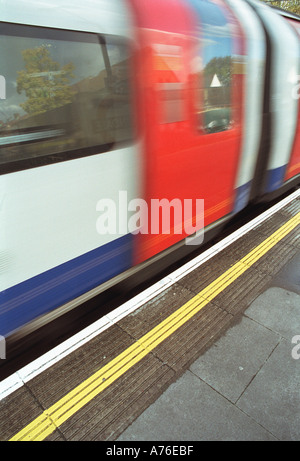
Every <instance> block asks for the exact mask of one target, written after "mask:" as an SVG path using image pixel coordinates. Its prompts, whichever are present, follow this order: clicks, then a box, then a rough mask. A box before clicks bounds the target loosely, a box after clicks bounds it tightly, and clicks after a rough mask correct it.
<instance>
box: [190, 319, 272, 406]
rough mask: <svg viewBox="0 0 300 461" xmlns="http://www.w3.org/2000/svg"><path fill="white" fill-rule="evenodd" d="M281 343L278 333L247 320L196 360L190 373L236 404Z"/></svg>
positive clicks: (233, 327)
mask: <svg viewBox="0 0 300 461" xmlns="http://www.w3.org/2000/svg"><path fill="white" fill-rule="evenodd" d="M279 341H280V336H279V335H278V334H276V333H274V332H272V331H270V330H268V329H267V328H265V327H263V326H262V325H259V324H258V323H256V322H254V321H252V320H251V319H248V318H245V317H243V318H242V319H241V321H240V323H238V324H236V325H234V326H232V327H231V328H230V329H229V330H227V332H226V333H225V335H224V336H222V337H221V338H220V339H219V340H218V341H217V342H215V343H214V345H213V346H212V347H211V348H210V349H209V350H207V351H206V352H205V354H203V355H202V356H201V357H200V358H199V359H198V360H196V361H195V362H194V363H193V364H192V365H191V367H190V370H191V371H192V372H193V373H195V374H196V375H197V376H199V378H201V379H203V380H204V381H205V382H206V383H207V384H209V385H210V386H212V387H213V388H214V389H215V390H216V391H218V392H220V393H221V394H222V395H224V396H225V397H226V398H227V399H229V400H230V401H232V402H236V401H237V400H238V398H239V397H240V396H241V394H242V393H243V392H244V390H245V389H246V387H247V386H248V384H249V383H250V382H251V380H252V379H253V377H254V376H255V375H256V374H257V372H258V371H259V369H260V368H261V367H262V365H263V364H264V362H265V361H266V360H267V358H268V357H269V355H270V354H271V352H272V351H273V350H274V349H275V347H276V346H277V345H278V344H279Z"/></svg>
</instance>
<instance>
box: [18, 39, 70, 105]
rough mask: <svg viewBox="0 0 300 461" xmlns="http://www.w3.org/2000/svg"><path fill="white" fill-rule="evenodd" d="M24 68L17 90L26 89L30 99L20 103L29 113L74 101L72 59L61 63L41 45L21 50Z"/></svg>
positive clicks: (47, 48) (19, 91)
mask: <svg viewBox="0 0 300 461" xmlns="http://www.w3.org/2000/svg"><path fill="white" fill-rule="evenodd" d="M22 55H23V59H24V63H25V70H22V71H20V72H18V78H17V91H18V93H21V92H22V91H24V92H25V94H26V96H27V100H26V101H25V102H24V103H22V104H20V106H21V107H22V108H23V109H24V111H25V112H27V113H28V114H41V113H43V112H46V111H48V110H51V109H54V108H56V107H61V106H64V105H65V104H68V103H69V102H71V101H72V96H73V94H74V91H73V89H72V88H71V87H70V86H69V84H70V80H71V79H72V78H74V74H73V70H74V65H73V64H72V63H69V64H66V65H65V66H63V67H61V65H60V64H59V63H58V62H55V61H54V60H53V59H52V58H51V55H50V50H49V47H47V46H45V45H42V46H39V47H36V48H33V49H27V50H24V51H23V52H22Z"/></svg>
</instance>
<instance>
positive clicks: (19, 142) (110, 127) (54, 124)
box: [0, 26, 132, 163]
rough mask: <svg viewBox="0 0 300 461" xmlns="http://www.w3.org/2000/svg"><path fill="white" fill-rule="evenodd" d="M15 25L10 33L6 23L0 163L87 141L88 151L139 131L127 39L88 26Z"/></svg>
mask: <svg viewBox="0 0 300 461" xmlns="http://www.w3.org/2000/svg"><path fill="white" fill-rule="evenodd" d="M4 28H5V26H4ZM13 30H14V28H13V27H11V28H10V29H8V30H7V34H5V33H4V32H3V27H2V26H1V34H2V35H0V47H1V49H2V50H4V53H2V55H1V58H0V61H1V70H2V73H3V74H4V75H5V77H6V84H7V97H6V100H4V101H1V106H0V163H7V162H12V161H17V160H24V159H29V158H34V157H39V156H45V155H46V156H49V155H51V156H53V155H56V156H57V155H58V154H62V153H64V152H70V151H75V150H76V151H78V150H79V149H80V150H81V155H86V154H89V153H96V152H97V149H98V148H99V146H104V145H105V146H107V148H109V147H108V146H114V145H116V144H117V143H119V142H123V141H126V140H129V139H131V136H132V127H131V113H130V104H129V100H130V95H129V83H128V53H127V47H126V44H124V43H122V41H121V40H118V39H117V38H115V37H112V38H110V37H106V40H105V41H104V39H103V38H101V37H98V36H97V35H95V34H88V33H75V32H67V31H55V30H47V29H40V28H36V29H35V28H30V27H23V26H22V27H21V26H20V27H18V26H17V27H16V28H15V32H16V33H15V34H14V35H12V33H13V32H12V31H13ZM36 34H38V36H35V35H36ZM100 151H101V149H100ZM57 159H58V157H57ZM61 159H63V158H61ZM52 160H53V161H56V160H55V159H53V158H52Z"/></svg>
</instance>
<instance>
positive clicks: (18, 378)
mask: <svg viewBox="0 0 300 461" xmlns="http://www.w3.org/2000/svg"><path fill="white" fill-rule="evenodd" d="M299 196H300V189H298V190H297V191H295V192H294V193H293V194H291V195H289V196H288V197H286V198H285V199H283V200H281V201H280V202H279V203H277V204H276V205H274V206H273V207H272V208H270V209H269V210H267V211H265V212H264V213H262V214H261V215H259V216H257V217H256V218H254V219H253V220H252V221H250V222H249V223H247V224H245V225H244V226H242V227H241V228H240V229H238V230H236V231H235V232H233V233H232V234H230V235H229V236H228V237H226V238H224V239H223V240H222V241H220V242H218V243H217V244H215V245H214V246H212V247H211V248H209V249H208V250H206V251H204V252H203V253H202V254H201V255H199V256H197V257H196V258H194V259H193V260H191V261H189V262H188V263H186V264H184V265H183V266H182V267H180V268H179V269H177V270H176V271H174V272H172V273H171V274H169V275H168V276H167V277H165V278H163V279H162V280H160V281H159V282H157V283H155V284H154V285H152V286H151V287H149V288H147V289H146V290H144V291H143V292H142V293H140V294H139V295H137V296H135V297H134V298H132V299H131V300H129V301H127V302H126V303H124V304H122V305H121V306H119V307H118V308H116V309H115V310H114V311H112V312H110V313H109V314H107V315H105V316H103V317H102V318H101V319H99V320H97V321H96V322H94V323H93V324H91V325H90V326H88V327H86V328H84V329H83V330H82V331H80V332H79V333H77V334H75V335H74V336H72V337H71V338H69V339H68V340H66V341H64V342H63V343H61V344H60V345H58V346H56V347H55V348H53V349H51V350H50V351H49V352H47V353H46V354H43V355H42V356H41V357H39V358H38V359H36V360H34V361H33V362H31V363H30V364H28V365H26V366H25V367H23V368H21V369H20V370H18V371H17V372H15V373H13V374H12V375H11V376H9V377H8V378H6V379H4V380H3V381H2V382H0V401H1V400H2V399H4V398H5V397H7V396H8V395H10V394H12V393H13V392H14V391H16V390H17V389H19V388H20V387H22V386H23V385H24V384H25V383H27V382H28V381H30V380H31V379H33V378H34V377H36V376H37V375H39V374H40V373H42V372H43V371H45V370H46V369H48V368H50V367H51V366H52V365H54V364H55V363H57V362H58V361H59V360H62V359H63V358H64V357H66V356H67V355H69V354H70V353H71V352H73V351H75V350H76V349H78V348H79V347H81V346H83V345H84V344H86V343H87V342H88V341H90V340H91V339H93V338H94V337H95V336H97V335H98V334H100V333H101V332H103V331H104V330H106V329H108V328H109V327H110V326H112V325H113V324H115V323H117V322H118V321H119V320H121V319H122V318H124V317H126V316H127V315H129V314H131V313H132V312H134V311H135V310H136V309H138V308H139V307H141V306H142V305H143V304H145V303H146V302H148V301H150V300H151V299H152V298H154V297H155V296H157V295H158V294H159V293H161V292H162V291H164V290H166V289H167V288H169V287H171V286H172V285H174V283H176V282H178V280H180V279H181V278H183V277H185V276H186V275H187V274H189V273H190V272H192V271H193V270H195V269H196V268H198V267H199V266H201V265H202V264H204V263H205V262H206V261H208V260H209V259H210V258H212V257H214V256H216V255H217V254H218V253H219V252H220V251H222V250H224V249H225V248H226V247H227V246H229V245H231V244H232V243H233V242H235V241H236V240H238V239H239V238H240V237H242V236H243V235H245V234H246V233H247V232H249V231H250V230H252V229H254V228H255V227H256V226H258V225H259V224H261V223H262V222H263V221H264V220H265V219H268V218H269V217H271V216H272V215H273V214H275V213H276V212H277V211H279V210H280V209H281V208H283V207H284V206H286V205H287V204H288V203H290V202H291V201H293V200H294V199H296V198H298V197H299Z"/></svg>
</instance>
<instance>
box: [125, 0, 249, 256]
mask: <svg viewBox="0 0 300 461" xmlns="http://www.w3.org/2000/svg"><path fill="white" fill-rule="evenodd" d="M131 4H132V5H133V7H134V11H135V15H136V24H137V33H138V36H139V41H140V43H141V49H140V55H139V60H138V61H137V68H136V83H137V85H138V87H139V88H138V95H139V99H140V104H141V106H142V103H143V102H144V107H145V109H144V113H142V114H141V119H140V123H142V125H143V126H142V127H141V128H142V132H143V133H145V145H144V179H143V181H144V183H143V184H144V198H145V199H146V200H147V203H148V209H149V221H148V231H149V233H148V234H145V235H139V236H138V239H137V240H138V241H139V245H138V246H139V248H138V262H140V261H143V260H145V259H147V258H149V257H151V256H153V255H155V254H156V253H158V252H159V251H162V250H164V249H165V248H167V247H169V246H170V245H172V244H175V243H176V242H178V241H179V240H181V239H183V238H184V237H185V236H186V235H187V234H186V233H185V232H184V224H185V223H183V226H182V227H183V233H179V234H178V233H176V232H177V231H178V227H176V226H181V222H179V220H178V222H176V219H174V221H172V220H171V232H170V233H166V234H161V235H156V234H151V232H150V230H151V213H150V208H151V200H152V199H160V200H161V199H167V200H168V201H169V202H171V201H172V200H173V199H179V200H180V201H181V203H182V204H184V199H192V203H193V207H194V216H193V225H194V224H195V223H196V216H195V208H196V199H203V200H204V213H205V218H204V225H205V226H207V225H209V224H210V223H212V222H214V221H216V220H218V219H219V218H221V217H223V216H225V215H226V214H228V213H230V212H231V211H232V208H233V202H234V198H235V195H234V187H235V179H236V172H237V167H238V161H239V155H240V142H241V123H242V100H243V69H242V66H241V65H239V63H238V62H235V61H234V59H235V58H234V56H236V55H241V54H242V50H243V36H242V33H241V30H240V28H239V25H238V23H237V22H236V20H235V19H234V17H233V16H232V14H231V12H230V11H229V10H228V9H226V7H225V6H224V5H223V4H222V3H220V2H218V3H217V2H216V4H215V5H214V7H215V9H218V10H219V12H220V17H221V18H224V19H223V21H225V24H226V27H228V29H231V31H232V35H231V37H226V38H224V43H225V45H226V46H227V47H229V46H230V55H229V57H228V59H227V61H228V60H229V61H230V69H231V70H230V72H231V75H230V87H229V90H228V91H229V92H230V95H229V96H230V98H229V99H230V101H229V104H228V101H227V106H226V104H225V103H224V108H221V109H220V108H219V107H218V108H216V107H215V106H213V104H214V101H213V99H214V97H215V96H216V95H217V96H218V98H219V99H220V94H221V92H222V91H223V89H222V88H218V86H219V87H221V86H222V83H220V79H221V76H220V75H219V76H218V75H217V74H216V75H214V73H213V71H210V72H211V73H210V74H209V73H208V75H207V76H206V74H205V73H204V72H203V65H204V64H206V65H207V66H206V68H209V67H211V69H213V64H214V63H213V59H219V60H223V61H222V63H223V64H222V65H223V66H225V64H224V63H225V61H226V58H227V56H225V57H221V56H218V55H216V56H214V55H213V54H211V56H209V57H207V56H204V45H205V43H204V39H205V36H204V32H203V29H201V17H199V18H197V11H196V10H194V9H193V7H192V5H189V4H188V3H186V4H183V3H182V2H181V1H177V0H165V1H164V2H161V1H160V0H131ZM220 30H221V28H220ZM233 31H234V33H233ZM221 45H222V44H221V43H220V46H221ZM219 49H220V48H219ZM215 53H216V52H215ZM224 53H225V52H224ZM225 54H226V53H225ZM227 54H228V53H227ZM209 58H211V59H210V66H209V65H208V62H204V59H206V61H208V60H209ZM219 62H221V61H219ZM226 65H227V64H226ZM216 73H217V71H216ZM205 78H206V80H207V81H206V83H205V85H206V88H204V89H203V87H204V86H205V85H203V81H204V79H205ZM223 92H224V91H223ZM226 97H227V98H228V95H227V96H226V95H225V96H224V98H225V99H226ZM209 98H210V101H209V102H207V99H209ZM221 98H222V96H221ZM205 104H206V106H205ZM209 105H210V107H209V108H208V106H209ZM225 106H226V107H225ZM228 106H229V107H228ZM217 112H218V117H219V119H220V117H221V116H222V117H223V119H225V120H227V118H226V117H228V115H226V116H225V115H224V114H228V113H229V112H230V115H229V117H230V120H227V121H225V122H224V123H225V124H226V123H227V126H224V127H223V128H222V127H217V126H216V124H217V122H216V121H215V120H213V118H212V117H213V114H215V113H217ZM220 114H221V115H220ZM205 117H206V119H208V120H206V123H207V125H206V126H205V125H204V120H203V119H204V118H205ZM209 117H210V118H212V120H211V121H210V122H209ZM141 120H142V121H141ZM210 125H211V127H212V128H211V127H210ZM197 222H198V221H197ZM174 232H175V233H174Z"/></svg>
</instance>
